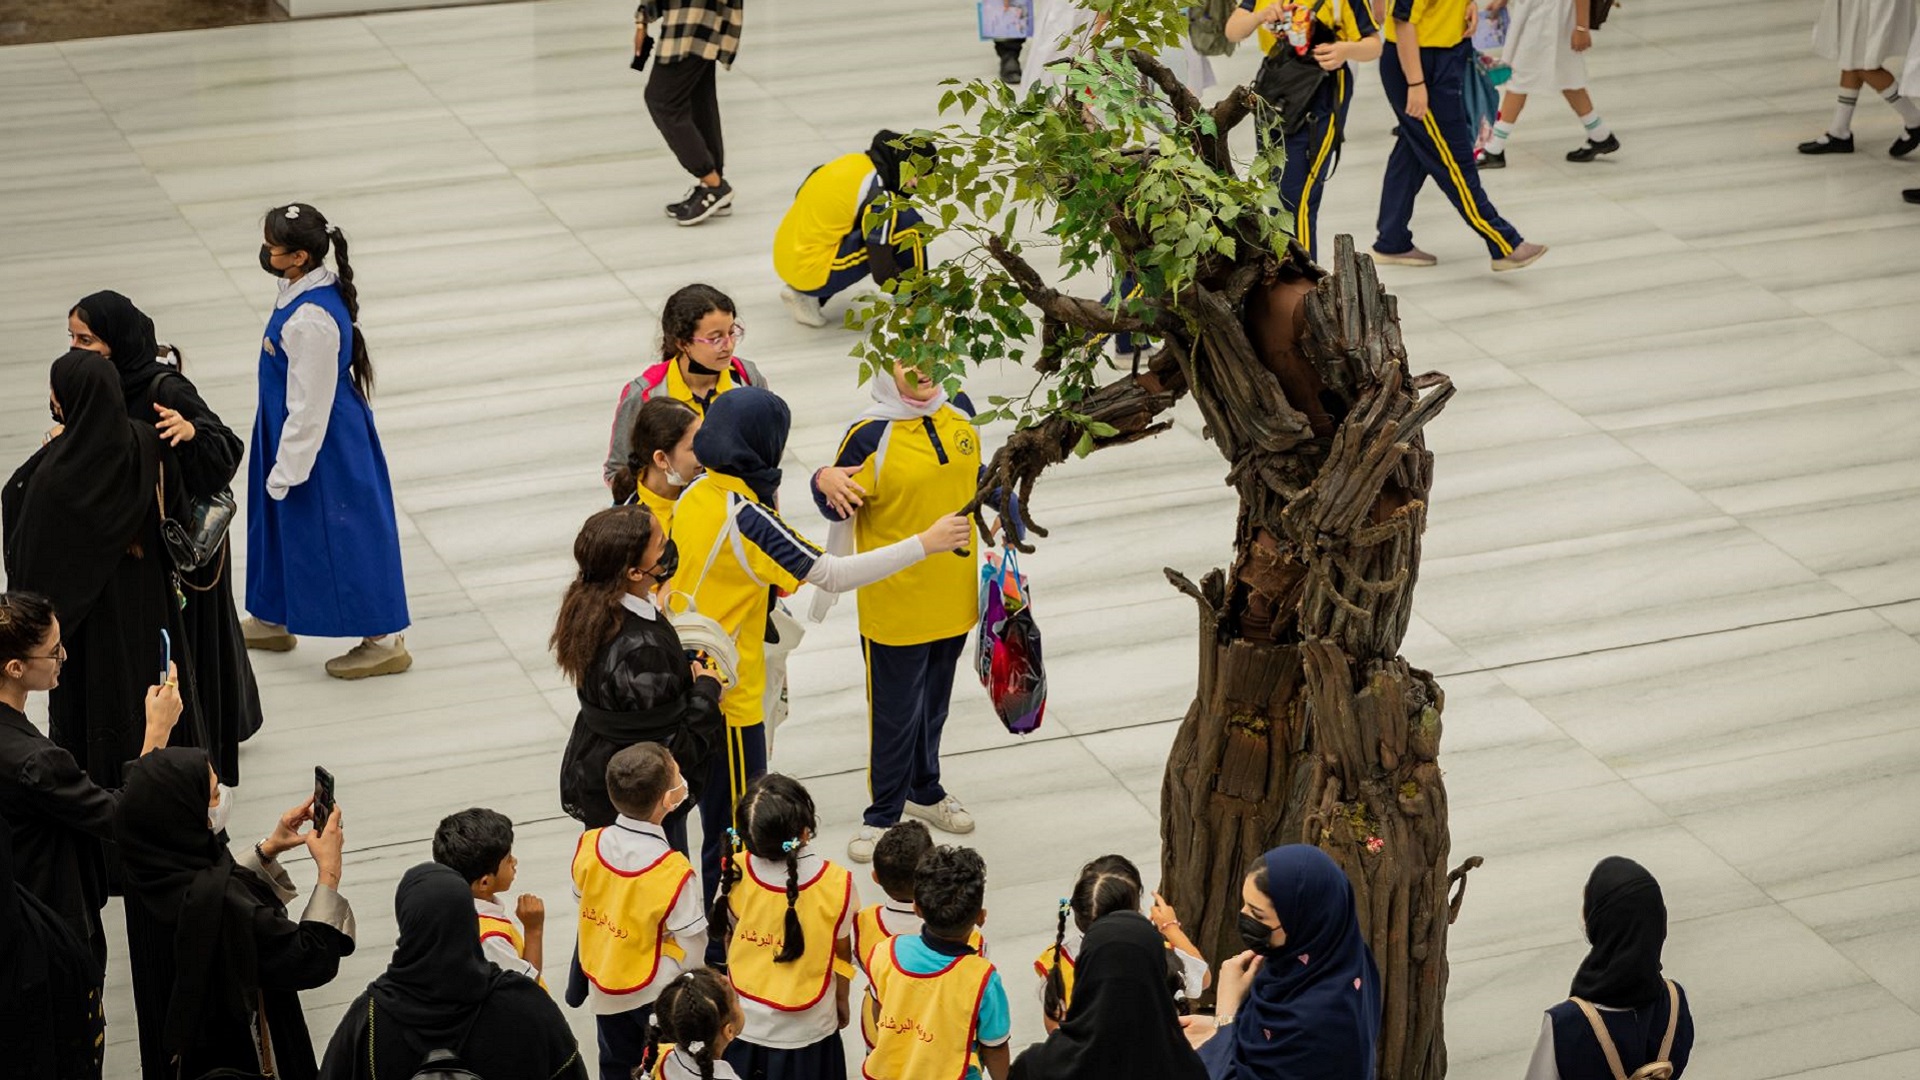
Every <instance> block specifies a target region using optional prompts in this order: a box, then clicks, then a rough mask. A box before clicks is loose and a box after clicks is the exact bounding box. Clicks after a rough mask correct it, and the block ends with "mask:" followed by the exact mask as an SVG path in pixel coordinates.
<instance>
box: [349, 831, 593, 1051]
mask: <svg viewBox="0 0 1920 1080" xmlns="http://www.w3.org/2000/svg"><path fill="white" fill-rule="evenodd" d="M393 907H394V915H395V917H396V921H397V923H398V924H399V931H400V933H399V941H398V942H397V943H396V944H395V945H394V949H393V963H392V964H390V965H389V966H388V967H387V970H386V972H385V973H384V974H382V975H381V976H380V977H379V978H378V979H375V980H374V981H373V983H372V984H371V985H369V986H368V987H367V990H366V993H364V994H361V995H360V996H359V997H358V998H355V999H354V1001H353V1004H351V1005H349V1006H347V1012H346V1015H345V1016H344V1017H342V1018H341V1020H340V1027H339V1028H338V1029H337V1030H335V1031H334V1033H333V1040H332V1041H331V1042H329V1043H328V1044H327V1056H326V1060H325V1061H324V1062H323V1063H322V1064H321V1066H320V1076H321V1078H322V1080H373V1078H374V1077H375V1076H380V1077H407V1076H412V1075H413V1073H414V1070H415V1069H417V1068H419V1066H420V1063H421V1061H422V1060H423V1059H424V1058H425V1057H426V1056H427V1054H429V1053H431V1052H432V1051H434V1050H451V1051H453V1052H454V1053H455V1054H457V1055H458V1056H459V1057H460V1059H461V1060H462V1061H463V1062H465V1063H466V1064H467V1065H468V1066H470V1067H472V1068H474V1069H476V1070H477V1071H479V1072H480V1073H481V1074H483V1075H485V1076H489V1077H491V1076H501V1077H526V1078H528V1080H552V1078H567V1080H586V1077H587V1069H586V1064H585V1062H584V1061H582V1060H581V1057H580V1048H579V1045H578V1044H577V1043H576V1042H575V1041H574V1038H573V1034H572V1032H571V1031H569V1030H568V1028H567V1021H566V1017H564V1016H562V1015H561V1013H560V1007H559V1006H558V1005H556V1004H554V1001H553V999H552V998H551V997H549V996H547V992H546V991H545V990H542V989H541V988H540V987H539V986H538V985H537V984H536V983H534V982H533V980H531V979H528V978H527V977H526V976H524V975H521V974H519V973H517V972H508V971H502V970H500V969H499V968H497V967H495V966H493V965H492V964H489V963H488V962H487V960H486V957H485V956H483V955H482V954H481V952H480V929H479V924H478V923H477V922H476V921H475V920H474V917H473V895H472V892H471V891H470V889H469V887H468V885H467V882H466V879H465V878H462V877H461V876H460V875H459V873H457V872H456V871H454V870H452V869H450V868H448V867H445V866H441V865H439V864H438V863H424V864H422V865H420V866H416V867H414V868H413V869H411V870H409V871H407V872H406V875H405V876H404V877H402V878H401V879H400V887H399V889H397V890H396V891H395V892H394V897H393Z"/></svg>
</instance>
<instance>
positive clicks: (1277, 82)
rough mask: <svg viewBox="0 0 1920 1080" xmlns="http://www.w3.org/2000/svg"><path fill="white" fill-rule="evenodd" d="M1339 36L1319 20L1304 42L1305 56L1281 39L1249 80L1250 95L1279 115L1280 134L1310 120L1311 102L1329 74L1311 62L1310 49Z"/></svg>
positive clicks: (1312, 60) (1315, 21)
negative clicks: (1271, 107) (1306, 42)
mask: <svg viewBox="0 0 1920 1080" xmlns="http://www.w3.org/2000/svg"><path fill="white" fill-rule="evenodd" d="M1339 36H1340V35H1339V34H1338V33H1337V32H1335V31H1334V30H1333V29H1332V28H1331V27H1329V26H1328V25H1327V24H1325V23H1323V22H1321V21H1320V20H1319V19H1315V20H1313V36H1312V37H1311V38H1310V39H1308V44H1307V52H1306V55H1304V56H1302V55H1301V54H1299V53H1297V52H1294V51H1293V46H1291V45H1289V44H1287V40H1286V39H1285V38H1281V39H1280V40H1279V41H1278V42H1276V43H1275V44H1274V46H1273V51H1272V52H1269V53H1268V54H1267V55H1266V57H1265V59H1263V60H1261V61H1260V70H1259V71H1258V72H1256V73H1255V74H1254V76H1253V92H1254V93H1256V94H1258V95H1260V98H1261V100H1263V101H1265V102H1266V103H1267V104H1269V105H1271V106H1273V108H1274V111H1276V112H1278V113H1279V114H1280V124H1279V126H1280V130H1281V133H1282V134H1285V135H1291V134H1293V133H1294V132H1296V131H1299V130H1300V129H1301V128H1302V127H1304V126H1305V125H1306V123H1307V121H1308V120H1309V119H1311V118H1312V116H1313V112H1312V109H1313V98H1314V95H1315V94H1318V93H1319V92H1320V84H1321V82H1323V81H1324V80H1325V79H1326V77H1327V75H1328V74H1329V72H1327V71H1326V70H1325V69H1324V68H1322V67H1321V66H1320V64H1319V63H1318V62H1317V61H1315V60H1314V58H1313V47H1314V46H1316V45H1321V44H1325V43H1326V42H1330V41H1336V40H1338V39H1339Z"/></svg>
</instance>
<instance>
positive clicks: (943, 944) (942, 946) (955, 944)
mask: <svg viewBox="0 0 1920 1080" xmlns="http://www.w3.org/2000/svg"><path fill="white" fill-rule="evenodd" d="M920 944H922V945H925V946H926V947H927V948H929V949H932V950H933V951H934V952H937V953H939V954H940V955H941V956H972V955H973V954H974V953H975V952H976V951H977V950H975V949H974V947H973V946H971V945H969V944H967V943H966V942H964V941H948V940H947V939H946V938H942V937H935V936H933V931H932V930H929V929H926V928H925V927H922V928H921V930H920Z"/></svg>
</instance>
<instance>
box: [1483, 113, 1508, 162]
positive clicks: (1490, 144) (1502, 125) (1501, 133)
mask: <svg viewBox="0 0 1920 1080" xmlns="http://www.w3.org/2000/svg"><path fill="white" fill-rule="evenodd" d="M1512 137H1513V125H1512V124H1509V123H1507V122H1506V121H1505V120H1495V121H1494V122H1493V138H1491V139H1488V140H1487V153H1489V154H1504V153H1506V152H1507V140H1508V139H1510V138H1512Z"/></svg>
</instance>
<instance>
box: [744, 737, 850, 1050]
mask: <svg viewBox="0 0 1920 1080" xmlns="http://www.w3.org/2000/svg"><path fill="white" fill-rule="evenodd" d="M737 818H738V820H739V822H740V831H739V832H738V833H735V832H734V831H733V830H728V832H729V837H730V839H732V840H733V841H734V845H735V848H734V850H732V851H730V852H729V854H728V855H727V857H726V859H725V860H724V861H723V862H722V864H721V872H720V882H719V891H718V892H716V893H715V894H714V899H713V910H712V912H711V913H710V914H709V916H708V922H709V924H710V925H711V926H713V927H714V928H715V930H714V933H715V934H716V936H719V937H722V938H725V939H726V941H727V974H728V976H729V978H730V979H731V980H732V983H733V989H734V991H735V992H736V993H737V994H739V995H740V1009H741V1012H742V1013H743V1015H744V1016H745V1018H746V1026H745V1028H744V1029H742V1031H741V1033H740V1037H739V1039H737V1040H735V1041H734V1042H733V1043H732V1044H731V1045H730V1046H729V1047H728V1049H727V1054H726V1058H727V1061H728V1062H729V1063H730V1064H731V1065H732V1066H733V1067H734V1068H735V1069H737V1070H739V1072H740V1074H741V1075H743V1076H749V1077H754V1078H756V1080H841V1078H842V1077H845V1076H846V1074H847V1066H846V1050H845V1048H844V1047H843V1046H842V1045H841V1042H840V1029H842V1028H844V1027H846V1026H847V1020H848V1018H849V1017H850V1016H851V1015H852V1014H851V1012H850V1009H849V1005H848V993H849V990H850V988H851V985H852V984H851V981H850V980H851V978H852V974H853V963H852V958H853V942H852V937H853V919H854V913H855V912H856V911H858V910H859V899H858V896H857V895H856V893H855V891H854V886H853V875H852V874H851V873H849V872H847V870H846V869H845V868H844V867H842V866H839V865H837V864H835V863H834V862H832V861H830V860H828V859H824V858H822V857H820V856H819V855H817V854H815V853H814V852H813V851H812V850H811V847H810V843H811V841H812V840H813V835H814V830H815V829H817V828H818V827H819V823H818V819H817V818H816V816H815V814H814V809H813V797H812V796H811V795H809V794H807V789H806V788H804V787H802V786H801V785H800V782H799V781H798V780H795V779H793V778H792V777H790V776H783V775H781V774H779V773H767V774H765V775H763V776H761V777H759V778H758V779H756V780H754V781H753V782H752V783H751V784H749V785H748V786H747V793H746V795H745V796H744V797H743V798H742V799H741V800H740V807H739V811H738V814H737ZM739 847H744V848H745V849H746V850H745V853H744V854H745V857H744V858H743V857H742V853H741V852H740V851H739V850H738V848H739ZM729 933H730V934H731V936H730V937H729V936H728V934H729Z"/></svg>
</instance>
